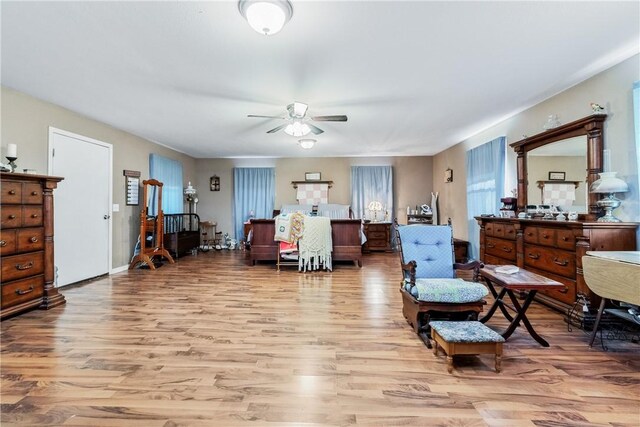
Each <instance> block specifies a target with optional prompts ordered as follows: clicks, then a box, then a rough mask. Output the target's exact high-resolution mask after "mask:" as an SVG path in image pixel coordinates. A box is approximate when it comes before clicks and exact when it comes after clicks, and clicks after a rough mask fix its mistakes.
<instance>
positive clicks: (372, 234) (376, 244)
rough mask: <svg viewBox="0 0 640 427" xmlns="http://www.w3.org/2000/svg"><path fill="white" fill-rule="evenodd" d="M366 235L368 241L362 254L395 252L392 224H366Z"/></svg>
mask: <svg viewBox="0 0 640 427" xmlns="http://www.w3.org/2000/svg"><path fill="white" fill-rule="evenodd" d="M364 235H365V236H366V237H367V241H366V242H365V244H364V245H363V246H362V252H373V251H381V252H392V251H393V248H392V247H391V223H390V222H365V223H364Z"/></svg>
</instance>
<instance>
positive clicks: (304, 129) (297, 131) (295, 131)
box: [284, 120, 311, 136]
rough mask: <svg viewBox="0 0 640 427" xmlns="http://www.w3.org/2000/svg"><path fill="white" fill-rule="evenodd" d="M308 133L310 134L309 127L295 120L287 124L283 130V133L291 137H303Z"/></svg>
mask: <svg viewBox="0 0 640 427" xmlns="http://www.w3.org/2000/svg"><path fill="white" fill-rule="evenodd" d="M309 132H311V128H310V127H309V125H308V124H306V123H302V122H299V121H297V120H294V122H293V123H291V124H288V125H287V126H286V127H285V128H284V133H286V134H287V135H291V136H305V135H308V134H309Z"/></svg>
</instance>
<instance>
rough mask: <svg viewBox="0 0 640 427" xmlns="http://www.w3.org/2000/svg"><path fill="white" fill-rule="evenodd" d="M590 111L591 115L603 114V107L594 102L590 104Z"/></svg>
mask: <svg viewBox="0 0 640 427" xmlns="http://www.w3.org/2000/svg"><path fill="white" fill-rule="evenodd" d="M589 105H591V109H592V110H593V114H604V107H603V106H602V105H600V104H596V103H595V102H592V103H591V104H589Z"/></svg>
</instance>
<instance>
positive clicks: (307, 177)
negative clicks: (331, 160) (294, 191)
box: [304, 172, 320, 181]
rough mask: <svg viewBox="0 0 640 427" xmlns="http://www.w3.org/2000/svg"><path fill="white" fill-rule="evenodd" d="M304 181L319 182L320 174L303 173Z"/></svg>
mask: <svg viewBox="0 0 640 427" xmlns="http://www.w3.org/2000/svg"><path fill="white" fill-rule="evenodd" d="M304 180H305V181H320V172H305V173H304Z"/></svg>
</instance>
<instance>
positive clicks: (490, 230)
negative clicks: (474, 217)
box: [484, 222, 495, 237]
mask: <svg viewBox="0 0 640 427" xmlns="http://www.w3.org/2000/svg"><path fill="white" fill-rule="evenodd" d="M494 230H495V224H494V223H493V222H488V223H487V224H486V225H485V226H484V234H486V235H487V236H490V237H493V236H495V234H494V233H495V231H494Z"/></svg>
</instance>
